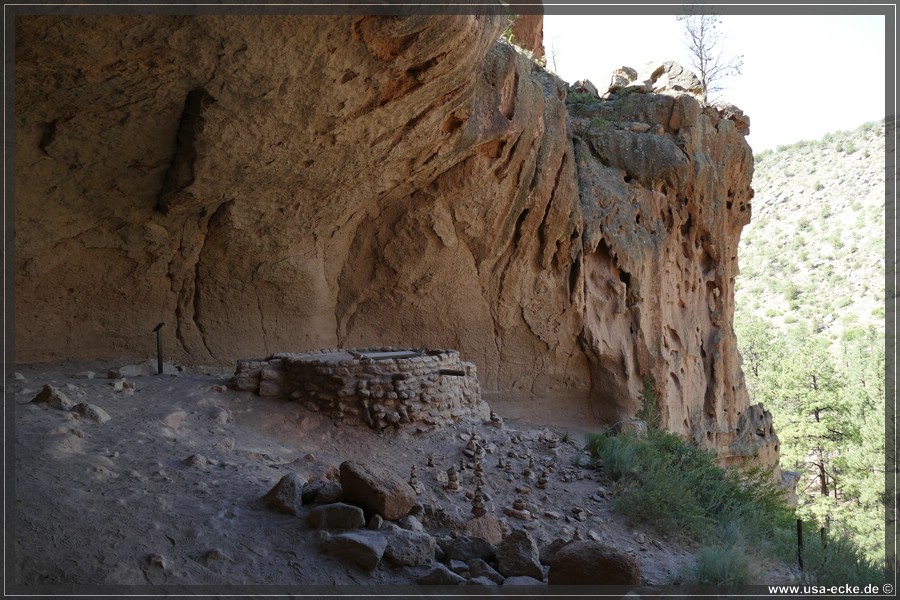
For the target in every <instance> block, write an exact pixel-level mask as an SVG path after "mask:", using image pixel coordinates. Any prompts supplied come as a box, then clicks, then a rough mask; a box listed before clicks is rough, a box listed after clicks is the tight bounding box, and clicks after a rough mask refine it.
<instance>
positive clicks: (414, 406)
mask: <svg viewBox="0 0 900 600" xmlns="http://www.w3.org/2000/svg"><path fill="white" fill-rule="evenodd" d="M235 385H236V387H237V389H239V390H244V391H251V392H254V393H257V394H259V395H260V396H276V397H284V398H293V399H296V400H299V401H301V402H303V405H304V406H305V407H306V408H307V409H309V410H311V411H316V412H319V411H323V412H327V413H328V414H329V415H330V416H331V417H332V418H334V419H339V420H345V421H350V422H360V423H364V424H366V425H368V426H369V427H372V428H374V429H384V428H386V427H391V426H394V427H403V426H416V427H419V428H421V429H422V430H426V429H431V428H434V427H440V426H443V425H446V424H449V423H451V422H454V421H456V420H459V419H461V418H464V417H469V418H478V419H482V420H487V419H488V418H489V417H490V409H489V408H488V406H487V404H486V403H485V402H484V401H483V400H482V399H481V388H480V386H479V384H478V377H477V374H476V370H475V365H474V364H472V363H470V362H466V361H463V360H460V358H459V352H457V351H456V350H410V349H398V348H367V349H360V350H344V349H338V348H335V349H327V350H315V351H311V352H300V353H290V354H289V353H279V354H273V355H271V356H269V357H268V358H260V359H246V360H241V361H238V365H237V370H236V371H235Z"/></svg>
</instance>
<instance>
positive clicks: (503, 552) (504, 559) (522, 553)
mask: <svg viewBox="0 0 900 600" xmlns="http://www.w3.org/2000/svg"><path fill="white" fill-rule="evenodd" d="M497 561H498V562H499V565H498V566H497V570H498V571H500V573H502V574H503V575H504V576H506V577H515V576H518V575H524V576H526V577H534V578H535V579H537V580H538V581H541V580H543V579H544V571H543V569H542V568H541V561H540V558H539V554H538V546H537V543H536V542H535V541H534V539H533V538H532V537H531V536H530V535H528V532H527V531H525V530H524V529H516V530H514V531H511V532H510V533H509V534H508V535H507V536H506V537H504V538H503V541H502V542H500V545H499V546H497Z"/></svg>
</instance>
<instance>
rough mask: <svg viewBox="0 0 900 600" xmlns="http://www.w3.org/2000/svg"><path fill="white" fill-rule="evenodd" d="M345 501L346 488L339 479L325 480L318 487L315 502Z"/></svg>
mask: <svg viewBox="0 0 900 600" xmlns="http://www.w3.org/2000/svg"><path fill="white" fill-rule="evenodd" d="M343 501H344V488H343V487H342V486H341V484H340V483H338V482H337V481H324V482H322V485H321V486H320V487H319V488H318V491H317V492H316V496H315V498H314V499H313V504H334V503H335V502H343Z"/></svg>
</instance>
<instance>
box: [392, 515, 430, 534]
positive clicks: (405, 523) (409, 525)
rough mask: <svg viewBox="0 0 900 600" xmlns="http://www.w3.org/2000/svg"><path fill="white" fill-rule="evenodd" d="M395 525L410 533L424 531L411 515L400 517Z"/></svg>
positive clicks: (420, 523) (423, 527) (422, 526)
mask: <svg viewBox="0 0 900 600" xmlns="http://www.w3.org/2000/svg"><path fill="white" fill-rule="evenodd" d="M397 525H399V526H400V528H401V529H408V530H410V531H425V526H424V525H422V522H421V521H419V520H418V519H417V518H415V517H413V516H412V515H406V516H405V517H401V518H400V519H399V520H398V521H397Z"/></svg>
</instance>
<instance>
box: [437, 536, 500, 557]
mask: <svg viewBox="0 0 900 600" xmlns="http://www.w3.org/2000/svg"><path fill="white" fill-rule="evenodd" d="M438 543H439V544H440V546H441V549H442V550H443V551H444V556H445V558H446V559H447V560H461V561H463V562H466V561H469V560H471V559H473V558H480V559H482V560H493V559H494V558H495V556H496V553H495V550H494V547H493V546H492V545H491V544H489V543H488V542H487V541H485V540H483V539H481V538H474V537H469V536H467V535H463V536H460V537H458V538H453V539H449V540H448V539H443V540H440V541H439V542H438Z"/></svg>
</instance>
